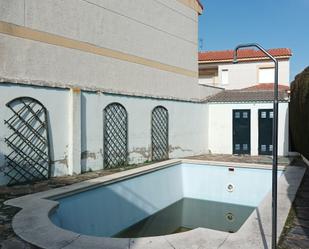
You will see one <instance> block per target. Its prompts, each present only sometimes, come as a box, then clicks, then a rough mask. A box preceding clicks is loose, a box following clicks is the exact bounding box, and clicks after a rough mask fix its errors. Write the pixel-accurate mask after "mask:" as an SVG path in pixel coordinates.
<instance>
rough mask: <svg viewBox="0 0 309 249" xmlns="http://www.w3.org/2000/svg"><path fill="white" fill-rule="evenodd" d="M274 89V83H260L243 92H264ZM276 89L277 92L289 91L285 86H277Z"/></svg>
mask: <svg viewBox="0 0 309 249" xmlns="http://www.w3.org/2000/svg"><path fill="white" fill-rule="evenodd" d="M273 89H274V83H261V84H257V85H254V86H250V87H247V88H244V89H243V90H248V91H249V90H250V91H259V90H264V91H272V90H273ZM278 89H279V91H285V90H286V91H287V90H289V89H290V87H289V86H286V85H280V84H279V85H278Z"/></svg>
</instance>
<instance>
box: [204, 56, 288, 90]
mask: <svg viewBox="0 0 309 249" xmlns="http://www.w3.org/2000/svg"><path fill="white" fill-rule="evenodd" d="M273 66H274V63H273V62H263V61H262V62H239V63H237V64H232V63H220V64H218V77H216V78H215V83H214V84H213V85H215V86H218V87H223V88H225V89H227V90H230V89H242V88H246V87H250V86H253V85H257V84H259V68H261V67H262V68H264V67H273ZM199 67H200V69H203V68H207V65H205V66H204V65H203V64H200V65H199ZM211 68H213V65H212V66H211ZM224 69H227V70H228V80H229V83H228V84H222V70H224ZM202 77H203V75H202V76H201V79H202ZM201 83H203V81H201ZM267 83H272V82H267ZM279 84H281V85H287V86H289V85H290V62H289V61H288V60H279Z"/></svg>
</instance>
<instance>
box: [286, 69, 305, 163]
mask: <svg viewBox="0 0 309 249" xmlns="http://www.w3.org/2000/svg"><path fill="white" fill-rule="evenodd" d="M290 134H291V145H292V147H291V149H292V150H293V151H297V152H299V153H301V154H303V155H304V156H305V157H307V158H309V67H307V68H306V69H305V70H304V71H303V72H302V73H300V74H299V75H297V76H296V77H295V80H294V81H293V82H292V84H291V101H290Z"/></svg>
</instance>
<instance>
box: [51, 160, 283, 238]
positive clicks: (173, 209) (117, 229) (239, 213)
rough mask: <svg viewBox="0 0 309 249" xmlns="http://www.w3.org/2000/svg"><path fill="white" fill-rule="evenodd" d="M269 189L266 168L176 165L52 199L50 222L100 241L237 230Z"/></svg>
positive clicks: (269, 176) (268, 177)
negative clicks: (54, 205) (54, 206)
mask: <svg viewBox="0 0 309 249" xmlns="http://www.w3.org/2000/svg"><path fill="white" fill-rule="evenodd" d="M280 174H281V172H279V173H278V175H279V176H280ZM270 188H271V170H268V169H256V168H244V167H235V166H234V167H231V166H228V164H227V165H222V166H217V165H211V164H208V165H207V164H193V163H180V164H176V165H172V166H169V167H167V168H164V169H160V170H157V171H154V172H151V173H147V174H143V175H139V176H135V177H132V178H130V179H126V180H121V181H119V182H115V183H112V184H109V185H105V186H101V187H98V188H95V189H91V190H88V191H84V192H81V193H77V194H74V195H70V196H66V197H63V198H59V199H56V201H58V202H59V207H58V208H57V209H56V210H55V212H54V213H53V214H52V215H51V220H52V221H53V223H54V224H56V225H57V226H59V227H61V228H64V229H67V230H70V231H73V232H76V233H80V234H85V235H92V236H103V237H114V236H115V237H145V236H158V235H165V234H170V233H174V232H178V231H182V230H184V231H187V230H191V229H195V228H198V227H205V228H211V229H216V230H220V231H225V232H236V231H237V230H238V229H239V228H240V227H241V225H242V224H243V223H244V222H245V220H246V219H247V218H248V217H249V215H250V214H251V213H252V211H253V210H254V208H255V207H257V206H258V204H259V203H260V202H261V200H262V199H263V198H264V197H265V195H266V194H267V192H268V191H269V190H270ZM130 227H131V229H129V228H130ZM125 230H126V232H124V231H125Z"/></svg>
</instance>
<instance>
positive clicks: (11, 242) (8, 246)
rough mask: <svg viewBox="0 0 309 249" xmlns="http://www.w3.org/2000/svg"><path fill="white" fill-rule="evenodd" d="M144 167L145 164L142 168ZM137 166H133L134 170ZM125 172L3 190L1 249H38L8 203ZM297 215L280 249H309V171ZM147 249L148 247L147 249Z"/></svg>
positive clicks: (283, 160) (0, 192)
mask: <svg viewBox="0 0 309 249" xmlns="http://www.w3.org/2000/svg"><path fill="white" fill-rule="evenodd" d="M190 159H201V160H210V161H211V160H213V161H226V162H246V163H262V164H271V162H272V159H271V157H268V156H256V157H250V156H230V155H203V156H195V157H190ZM291 161H292V159H291V158H279V163H280V164H282V165H287V164H289V163H291ZM139 166H142V165H139ZM134 167H137V166H132V167H130V168H134ZM122 170H125V169H123V168H121V169H115V170H104V171H103V170H102V171H96V172H89V173H85V174H83V175H77V176H67V177H58V178H52V179H50V180H47V181H42V182H38V183H35V184H28V185H20V186H14V187H0V248H1V249H21V248H23V249H34V248H36V247H34V246H32V245H30V244H28V243H26V242H24V241H22V240H21V239H19V238H18V237H17V236H16V235H15V234H14V232H13V230H12V227H11V221H12V217H13V216H14V215H15V214H16V213H17V212H18V209H17V208H13V207H9V206H5V205H4V204H3V202H4V201H5V200H8V199H11V198H16V197H19V196H22V195H26V194H31V193H36V192H40V191H45V190H48V189H52V188H57V187H62V186H65V185H70V184H73V183H77V182H81V181H84V180H88V179H92V178H96V177H100V176H104V175H109V174H113V173H116V172H119V171H122ZM294 210H295V212H293V211H292V212H291V215H290V218H289V222H287V225H286V228H285V231H284V236H282V239H281V242H280V248H281V249H292V248H293V249H308V248H309V172H308V170H307V172H306V175H305V177H304V180H303V183H302V185H301V188H300V190H299V192H298V194H297V198H296V200H295V202H294ZM145 249H146V248H145Z"/></svg>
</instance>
